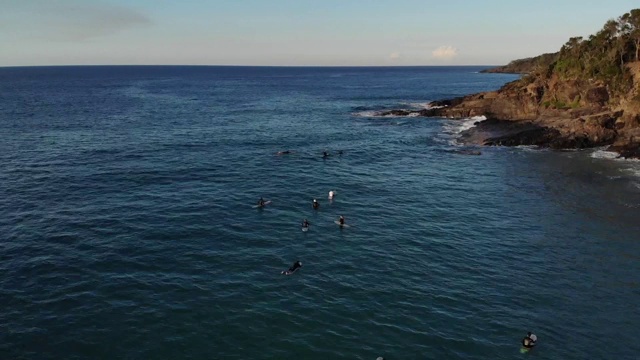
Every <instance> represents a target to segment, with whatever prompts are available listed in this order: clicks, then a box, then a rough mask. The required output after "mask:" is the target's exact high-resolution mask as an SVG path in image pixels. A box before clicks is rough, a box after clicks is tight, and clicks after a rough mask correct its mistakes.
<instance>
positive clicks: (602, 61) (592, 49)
mask: <svg viewBox="0 0 640 360" xmlns="http://www.w3.org/2000/svg"><path fill="white" fill-rule="evenodd" d="M639 60H640V9H634V10H631V11H630V12H628V13H626V14H624V15H622V16H620V17H618V18H617V19H615V20H613V19H612V20H609V21H607V23H606V24H605V25H604V27H603V28H602V30H600V31H599V32H598V33H596V34H594V35H591V36H590V37H589V38H588V39H583V38H582V37H573V38H570V39H569V41H567V43H566V44H564V46H562V49H561V50H560V53H559V54H558V58H557V60H556V61H555V62H554V63H552V64H551V65H550V67H549V70H550V71H551V72H553V73H556V74H558V75H559V76H560V77H562V78H565V79H576V78H589V79H593V80H602V81H603V82H605V83H606V84H608V85H609V87H610V89H611V90H613V91H614V92H624V91H627V90H629V88H630V86H631V85H632V79H631V76H630V74H629V71H628V69H627V67H626V66H625V64H627V63H629V62H632V61H639Z"/></svg>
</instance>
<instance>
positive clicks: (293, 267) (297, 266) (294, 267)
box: [281, 260, 302, 275]
mask: <svg viewBox="0 0 640 360" xmlns="http://www.w3.org/2000/svg"><path fill="white" fill-rule="evenodd" d="M301 267H302V263H301V262H300V261H299V260H298V261H296V262H294V263H293V265H291V267H290V268H289V270H287V271H283V272H282V273H281V274H285V275H291V274H293V273H294V272H296V271H297V270H298V269H300V268H301Z"/></svg>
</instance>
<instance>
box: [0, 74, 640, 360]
mask: <svg viewBox="0 0 640 360" xmlns="http://www.w3.org/2000/svg"><path fill="white" fill-rule="evenodd" d="M481 69H482V68H479V67H409V68H255V67H51V68H0V274H1V275H0V305H1V306H0V359H38V360H39V359H372V360H373V359H375V358H376V357H378V356H384V357H385V359H390V360H393V359H403V360H404V359H492V360H495V359H519V358H529V357H531V358H535V359H565V360H571V359H576V360H578V359H580V360H583V359H638V358H639V356H640V343H639V342H638V331H639V330H640V162H633V161H620V160H614V159H611V158H610V157H611V156H610V154H608V153H606V152H604V151H602V150H588V151H570V152H554V151H548V150H536V149H532V148H479V149H477V150H480V151H482V155H481V156H468V155H462V154H459V153H456V152H455V151H456V150H460V149H462V147H461V146H460V145H458V144H456V142H455V138H456V135H457V133H458V132H459V131H461V130H462V129H464V128H467V127H469V126H471V125H472V122H473V120H466V121H454V120H447V119H424V118H411V117H405V118H402V117H381V116H377V115H376V114H377V111H380V110H384V109H390V108H420V107H421V106H425V103H426V102H428V101H430V100H437V99H442V98H447V97H452V96H458V95H465V94H469V93H473V92H478V91H484V90H492V89H497V88H499V87H500V86H501V85H502V84H504V83H505V82H507V81H511V80H513V79H515V78H516V77H515V76H513V75H499V74H479V73H478V72H477V71H478V70H481ZM282 150H291V151H292V152H293V153H291V154H288V155H282V156H278V155H276V152H278V151H282ZM338 150H342V151H343V154H342V155H339V154H338V153H337V151H338ZM323 151H327V152H329V153H331V156H330V157H328V158H326V159H323V158H322V157H321V155H322V152H323ZM331 190H333V191H336V193H337V195H336V197H335V198H334V199H333V201H329V200H328V198H327V195H328V192H329V191H331ZM260 197H264V199H266V200H271V201H272V203H271V204H270V205H268V206H267V207H265V208H263V209H256V208H253V207H252V206H253V205H255V203H256V202H257V200H258V199H259V198H260ZM314 198H315V199H318V201H319V203H320V208H319V209H318V210H315V211H314V210H313V209H312V206H311V204H312V200H313V199H314ZM340 215H344V216H345V218H346V223H347V224H348V225H350V227H348V228H343V229H341V228H340V227H338V226H337V225H336V224H335V223H334V221H335V220H336V219H337V218H338V217H339V216H340ZM305 218H306V219H308V220H309V222H310V223H311V228H310V230H309V231H308V232H302V231H301V228H300V223H301V222H302V220H303V219H305ZM296 260H300V261H302V263H303V267H302V269H301V270H299V271H298V272H296V273H294V274H293V275H291V276H285V275H281V274H280V272H281V271H282V270H286V269H287V268H288V267H289V266H291V264H292V263H293V262H294V261H296ZM527 331H533V332H534V333H536V334H537V335H538V339H539V341H538V343H539V344H538V346H537V347H536V348H535V349H534V350H532V351H531V352H529V353H527V354H521V353H520V340H521V338H522V337H523V336H524V335H525V334H526V332H527Z"/></svg>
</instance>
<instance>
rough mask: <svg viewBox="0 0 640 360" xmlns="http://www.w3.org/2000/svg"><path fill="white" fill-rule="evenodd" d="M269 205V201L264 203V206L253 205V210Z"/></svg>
mask: <svg viewBox="0 0 640 360" xmlns="http://www.w3.org/2000/svg"><path fill="white" fill-rule="evenodd" d="M269 204H271V200H268V201H265V202H264V205H259V204H258V205H253V208H254V209H255V208H259V207H265V206H267V205H269Z"/></svg>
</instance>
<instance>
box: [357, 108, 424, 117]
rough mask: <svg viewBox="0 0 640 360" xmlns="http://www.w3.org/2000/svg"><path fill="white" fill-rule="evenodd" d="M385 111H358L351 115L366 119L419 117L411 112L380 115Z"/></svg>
mask: <svg viewBox="0 0 640 360" xmlns="http://www.w3.org/2000/svg"><path fill="white" fill-rule="evenodd" d="M386 111H387V110H385V111H381V110H365V111H359V112H355V113H352V115H353V116H357V117H366V118H403V117H410V118H413V117H418V116H420V114H419V113H417V112H411V113H409V114H407V115H404V116H403V115H394V114H386V115H382V114H383V113H384V112H386ZM407 111H414V110H407Z"/></svg>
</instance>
